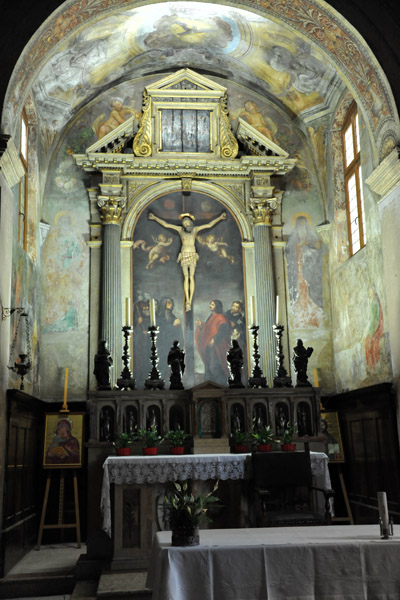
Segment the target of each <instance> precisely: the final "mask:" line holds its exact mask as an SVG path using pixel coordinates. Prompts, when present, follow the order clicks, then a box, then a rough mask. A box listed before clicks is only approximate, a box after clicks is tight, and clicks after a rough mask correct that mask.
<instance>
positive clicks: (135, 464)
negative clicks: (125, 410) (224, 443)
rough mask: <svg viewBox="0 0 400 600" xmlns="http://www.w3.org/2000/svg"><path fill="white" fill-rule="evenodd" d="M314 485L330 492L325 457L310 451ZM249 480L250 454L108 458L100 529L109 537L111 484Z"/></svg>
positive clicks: (105, 468)
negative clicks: (101, 527)
mask: <svg viewBox="0 0 400 600" xmlns="http://www.w3.org/2000/svg"><path fill="white" fill-rule="evenodd" d="M310 457H311V470H312V473H313V477H314V480H315V485H316V486H317V487H321V488H323V489H330V487H331V482H330V476H329V469H328V457H327V456H326V454H324V453H323V452H310ZM250 477H251V454H184V455H182V456H179V455H177V456H176V455H169V454H164V455H157V456H109V457H108V458H107V459H106V460H105V461H104V464H103V484H102V490H101V503H100V508H101V511H102V514H103V530H104V531H105V532H106V533H107V535H109V536H110V537H111V499H110V485H111V484H112V483H115V484H117V485H121V484H131V483H139V484H143V483H150V484H151V483H166V482H167V481H185V480H187V479H192V480H198V481H199V480H200V481H206V480H207V479H221V480H227V479H248V478H250Z"/></svg>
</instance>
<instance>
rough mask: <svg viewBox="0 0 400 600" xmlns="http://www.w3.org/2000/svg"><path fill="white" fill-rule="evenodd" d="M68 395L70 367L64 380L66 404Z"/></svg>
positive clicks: (66, 369) (66, 370)
mask: <svg viewBox="0 0 400 600" xmlns="http://www.w3.org/2000/svg"><path fill="white" fill-rule="evenodd" d="M67 394H68V367H66V368H65V378H64V404H67Z"/></svg>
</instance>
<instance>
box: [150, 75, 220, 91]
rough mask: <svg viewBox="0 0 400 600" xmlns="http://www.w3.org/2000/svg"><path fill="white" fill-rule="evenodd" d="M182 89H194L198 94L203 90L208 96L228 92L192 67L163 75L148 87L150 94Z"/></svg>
mask: <svg viewBox="0 0 400 600" xmlns="http://www.w3.org/2000/svg"><path fill="white" fill-rule="evenodd" d="M182 90H185V92H186V94H187V91H188V90H193V92H195V93H197V94H198V93H199V92H203V93H204V94H205V95H207V96H210V95H212V96H217V97H220V96H222V95H223V94H225V93H226V88H225V87H223V86H222V85H219V84H218V83H216V82H215V81H212V80H211V79H208V78H207V77H204V76H203V75H200V74H199V73H196V72H195V71H192V70H191V69H180V70H179V71H176V73H172V74H171V75H167V77H163V79H160V80H159V81H156V82H155V83H152V84H151V85H148V86H147V87H146V91H147V93H148V94H149V95H150V96H158V95H160V94H161V93H162V92H164V93H166V92H168V95H170V93H173V94H174V95H175V94H178V93H179V91H182Z"/></svg>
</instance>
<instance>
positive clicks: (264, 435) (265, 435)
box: [251, 425, 275, 444]
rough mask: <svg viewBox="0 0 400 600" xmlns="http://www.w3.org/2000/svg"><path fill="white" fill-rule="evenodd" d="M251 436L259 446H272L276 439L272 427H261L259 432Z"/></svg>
mask: <svg viewBox="0 0 400 600" xmlns="http://www.w3.org/2000/svg"><path fill="white" fill-rule="evenodd" d="M251 435H252V436H253V438H254V439H255V440H256V441H257V442H258V443H259V444H270V443H271V442H273V441H274V438H275V434H274V432H273V430H272V429H271V426H270V425H264V426H263V427H260V428H259V429H258V431H254V432H253V433H252V434H251Z"/></svg>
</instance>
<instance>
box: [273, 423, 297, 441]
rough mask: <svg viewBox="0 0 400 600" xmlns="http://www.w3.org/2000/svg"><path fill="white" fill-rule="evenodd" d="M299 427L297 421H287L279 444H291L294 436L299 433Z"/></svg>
mask: <svg viewBox="0 0 400 600" xmlns="http://www.w3.org/2000/svg"><path fill="white" fill-rule="evenodd" d="M297 433H298V428H297V423H295V424H294V425H291V424H290V423H289V421H288V422H287V423H286V427H285V429H284V430H283V434H282V435H281V436H280V438H279V439H278V440H276V441H277V442H278V444H291V443H292V442H293V436H294V435H297Z"/></svg>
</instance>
